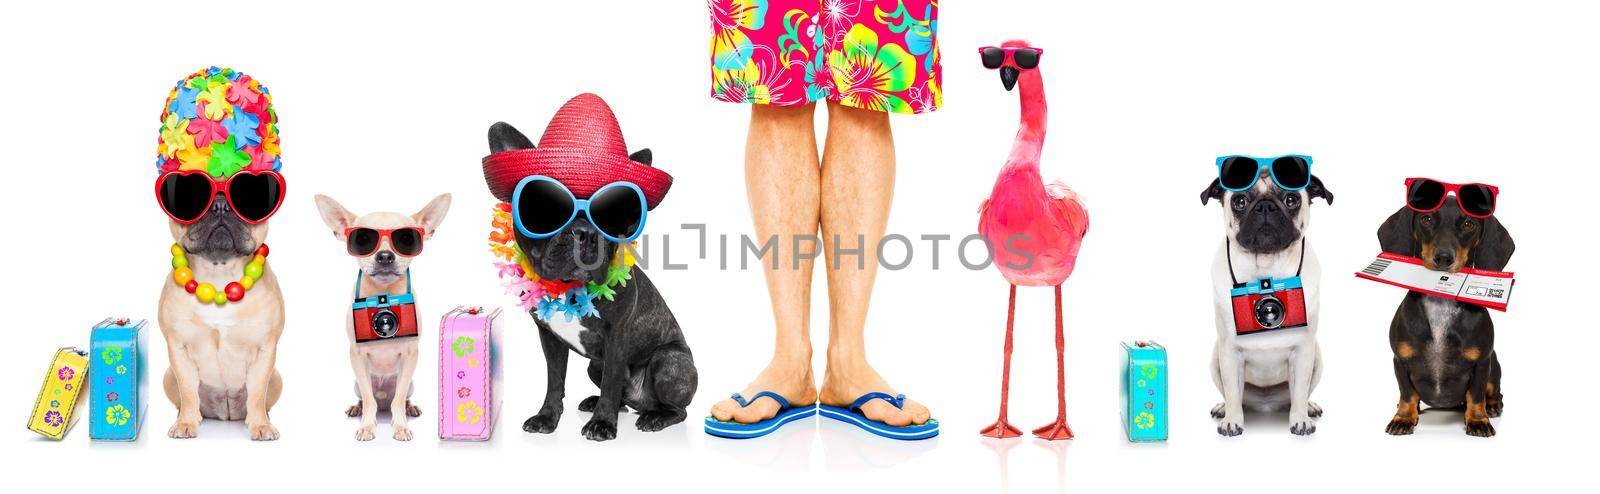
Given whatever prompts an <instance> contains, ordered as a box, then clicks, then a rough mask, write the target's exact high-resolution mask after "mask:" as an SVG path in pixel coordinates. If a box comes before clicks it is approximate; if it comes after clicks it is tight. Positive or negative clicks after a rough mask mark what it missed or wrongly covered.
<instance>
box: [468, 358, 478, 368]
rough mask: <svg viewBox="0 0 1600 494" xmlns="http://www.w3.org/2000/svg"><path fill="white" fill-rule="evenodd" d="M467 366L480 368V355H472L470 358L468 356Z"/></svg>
mask: <svg viewBox="0 0 1600 494" xmlns="http://www.w3.org/2000/svg"><path fill="white" fill-rule="evenodd" d="M467 368H468V369H476V368H478V357H470V358H468V359H467Z"/></svg>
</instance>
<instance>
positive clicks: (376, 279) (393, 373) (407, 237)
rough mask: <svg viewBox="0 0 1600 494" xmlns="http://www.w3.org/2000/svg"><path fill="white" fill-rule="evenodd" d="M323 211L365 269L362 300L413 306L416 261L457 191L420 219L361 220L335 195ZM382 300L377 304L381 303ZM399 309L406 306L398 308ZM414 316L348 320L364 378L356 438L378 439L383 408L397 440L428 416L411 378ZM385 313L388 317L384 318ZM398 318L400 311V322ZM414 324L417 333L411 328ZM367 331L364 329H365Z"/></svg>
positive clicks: (353, 359)
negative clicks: (414, 398)
mask: <svg viewBox="0 0 1600 494" xmlns="http://www.w3.org/2000/svg"><path fill="white" fill-rule="evenodd" d="M316 201H317V210H318V211H320V212H321V213H322V221H323V222H324V223H327V225H328V228H330V229H332V230H333V235H334V237H337V238H338V239H339V240H340V241H341V242H344V244H345V250H346V252H348V253H349V254H350V255H351V256H354V257H355V258H356V259H357V260H358V261H359V263H360V265H361V274H360V275H359V277H358V280H357V282H356V289H355V294H354V300H355V301H356V302H357V305H359V304H361V303H362V302H363V301H378V300H381V303H377V305H378V307H380V308H386V307H389V304H390V303H391V302H392V301H391V298H393V299H394V301H393V303H400V302H401V301H402V297H400V296H401V295H402V294H404V295H405V297H404V299H405V300H403V301H404V302H410V300H408V299H409V296H410V294H411V277H410V271H409V269H410V265H411V259H412V258H413V257H415V256H416V255H417V254H420V253H422V243H423V241H424V240H426V239H428V238H432V237H433V232H434V230H436V229H437V228H439V223H440V222H442V221H444V215H445V213H446V212H449V210H450V194H442V195H440V196H439V197H435V198H433V201H430V202H429V203H428V205H427V206H424V207H423V208H422V210H421V211H418V212H417V213H416V214H412V215H405V214H400V213H370V214H366V215H363V216H360V217H357V216H356V215H355V214H354V213H351V212H350V211H349V210H346V209H345V208H344V206H341V205H339V202H338V201H335V200H333V198H331V197H328V196H324V195H318V196H317V197H316ZM375 303H376V302H375ZM397 309H398V307H397ZM405 309H407V310H406V311H399V310H396V311H385V310H368V311H366V312H363V315H364V316H367V315H368V314H370V319H364V320H362V321H360V324H358V321H357V320H356V315H355V314H356V312H357V309H354V308H353V309H352V311H351V312H350V313H349V314H350V315H349V316H347V317H346V318H345V335H346V336H349V337H350V367H351V368H352V369H353V370H355V374H356V397H357V398H359V399H360V401H358V402H356V404H355V406H352V407H350V408H349V409H347V410H346V411H345V414H346V415H349V416H351V417H355V416H360V417H361V428H359V429H356V440H358V441H370V440H372V438H373V437H374V434H373V428H374V427H376V426H377V425H378V410H381V409H383V408H388V409H389V425H390V426H391V427H392V428H393V429H394V439H395V440H396V441H410V440H411V436H412V434H411V429H410V428H409V427H407V426H406V419H407V418H408V417H416V416H419V415H421V414H422V409H420V408H417V407H416V406H415V405H412V404H411V400H410V398H411V392H412V389H411V374H412V372H413V371H415V370H416V368H417V352H418V343H417V338H416V314H415V312H414V310H411V308H410V307H405ZM380 312H381V313H385V314H380ZM395 313H399V314H400V316H399V317H398V318H397V317H396V316H395ZM407 324H409V326H410V327H409V328H407V327H404V326H406V325H407ZM358 326H359V327H358Z"/></svg>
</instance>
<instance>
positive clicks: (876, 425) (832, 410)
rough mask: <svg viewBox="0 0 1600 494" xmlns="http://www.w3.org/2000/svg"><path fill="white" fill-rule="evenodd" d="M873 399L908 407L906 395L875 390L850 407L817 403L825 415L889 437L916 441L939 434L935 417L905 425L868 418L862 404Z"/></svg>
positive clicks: (862, 396)
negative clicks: (922, 422)
mask: <svg viewBox="0 0 1600 494" xmlns="http://www.w3.org/2000/svg"><path fill="white" fill-rule="evenodd" d="M872 400H883V401H886V402H889V404H890V405H894V407H895V408H905V407H906V395H898V396H889V394H888V393H879V392H876V391H874V392H871V393H867V394H864V395H861V397H860V398H856V401H855V402H854V403H851V404H850V407H849V408H842V407H832V406H828V405H817V409H818V410H819V411H821V412H822V416H823V417H827V418H830V419H834V420H837V421H840V422H844V423H847V424H853V425H855V426H856V427H860V428H862V429H866V430H867V432H871V433H873V434H877V435H879V436H883V437H887V438H889V439H899V440H902V441H915V440H918V439H927V438H930V437H933V436H937V435H939V421H938V420H934V419H928V423H925V424H922V425H908V426H905V427H895V426H892V425H888V424H885V423H883V422H878V421H874V420H871V419H868V418H867V416H866V415H865V414H863V413H861V406H862V405H865V404H867V402H869V401H872Z"/></svg>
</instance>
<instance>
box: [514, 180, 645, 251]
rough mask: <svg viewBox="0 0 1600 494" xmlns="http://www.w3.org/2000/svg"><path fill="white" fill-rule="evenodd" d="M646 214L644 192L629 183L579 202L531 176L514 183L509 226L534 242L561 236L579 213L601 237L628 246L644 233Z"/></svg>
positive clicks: (567, 192)
mask: <svg viewBox="0 0 1600 494" xmlns="http://www.w3.org/2000/svg"><path fill="white" fill-rule="evenodd" d="M649 210H650V208H649V207H648V205H647V203H646V202H645V198H644V190H642V189H640V188H639V186H638V185H634V184H633V183H632V182H613V183H610V184H606V186H604V187H601V188H600V189H599V190H596V191H594V194H592V195H590V196H589V198H588V199H579V198H578V197H577V196H575V195H573V194H572V191H571V190H569V189H567V186H566V185H562V184H561V182H558V181H556V179H553V178H550V177H546V176H544V175H534V176H530V177H527V178H524V179H522V181H520V182H517V188H516V189H515V191H514V192H512V194H511V211H512V222H513V223H515V224H516V227H517V232H518V233H521V234H522V235H523V236H526V237H528V238H533V239H546V238H550V237H553V236H555V235H556V234H557V233H561V231H562V230H565V229H566V228H567V226H568V225H571V224H572V221H573V220H575V219H577V218H578V213H579V212H580V211H581V212H583V214H584V216H586V217H588V219H589V223H590V224H592V225H594V227H595V229H596V230H598V231H599V232H600V236H602V237H605V238H606V240H610V241H612V242H616V243H628V242H632V241H634V240H635V239H638V238H639V235H640V234H641V233H643V232H644V220H645V216H647V215H648V214H649Z"/></svg>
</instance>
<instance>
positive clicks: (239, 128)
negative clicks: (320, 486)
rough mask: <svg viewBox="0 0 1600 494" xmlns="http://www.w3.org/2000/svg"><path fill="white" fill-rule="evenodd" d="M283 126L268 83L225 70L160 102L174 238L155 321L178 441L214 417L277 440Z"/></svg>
mask: <svg viewBox="0 0 1600 494" xmlns="http://www.w3.org/2000/svg"><path fill="white" fill-rule="evenodd" d="M277 123H278V118H277V114H276V113H274V112H273V111H272V95H271V94H270V93H268V92H267V88H266V86H263V85H262V84H261V83H260V82H258V81H256V80H255V79H254V78H251V77H250V76H248V75H245V74H243V73H241V72H237V71H234V70H232V69H226V68H216V67H212V68H209V69H205V70H201V71H198V72H195V73H193V74H190V75H189V76H188V77H185V78H183V79H182V80H180V81H178V84H177V86H176V87H174V88H173V89H172V92H171V93H169V94H168V95H167V103H166V105H165V106H164V107H163V108H162V111H161V135H160V137H159V139H158V140H157V144H156V172H157V173H156V178H155V195H156V202H157V204H159V205H160V206H161V209H162V211H164V212H165V213H166V215H167V219H168V220H169V222H168V226H169V228H170V229H171V231H172V238H173V240H174V241H175V243H174V244H173V245H172V248H171V255H172V273H171V276H170V277H168V279H166V280H163V282H162V287H163V288H162V290H161V301H160V309H159V312H158V317H157V320H158V322H159V323H160V325H161V334H162V336H163V337H165V339H166V341H167V354H168V356H169V357H170V359H171V367H169V368H168V369H167V373H166V376H165V377H164V379H163V386H164V387H165V388H166V392H167V398H168V399H170V400H172V404H173V405H175V406H177V407H178V420H177V422H176V423H174V424H172V428H171V429H168V430H167V435H168V436H170V437H173V438H179V439H183V438H191V437H195V435H196V434H198V433H199V429H200V420H201V419H202V418H208V419H217V420H243V421H244V422H245V426H246V427H247V428H248V429H249V431H250V439H253V440H257V441H271V440H276V439H278V430H277V429H276V428H274V427H273V426H272V424H271V422H270V421H269V419H268V416H267V411H268V410H270V409H271V408H272V405H273V403H276V402H277V401H278V395H279V393H280V392H282V390H283V380H282V379H281V378H280V377H279V376H278V371H277V369H276V368H275V367H274V364H275V362H276V361H277V357H278V337H279V336H280V335H281V334H282V333H283V295H282V294H281V293H279V291H278V280H277V278H276V277H275V276H273V274H272V270H271V268H269V267H267V255H268V254H269V253H270V251H269V250H268V248H267V245H266V243H265V239H266V236H267V220H268V219H269V218H271V217H272V215H273V214H274V213H276V212H277V210H278V206H279V205H281V204H283V195H284V187H285V185H286V184H285V182H284V179H283V176H282V175H280V174H279V173H278V171H279V170H280V169H281V168H282V163H281V160H280V159H279V157H278V153H279V150H278V129H277Z"/></svg>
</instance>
